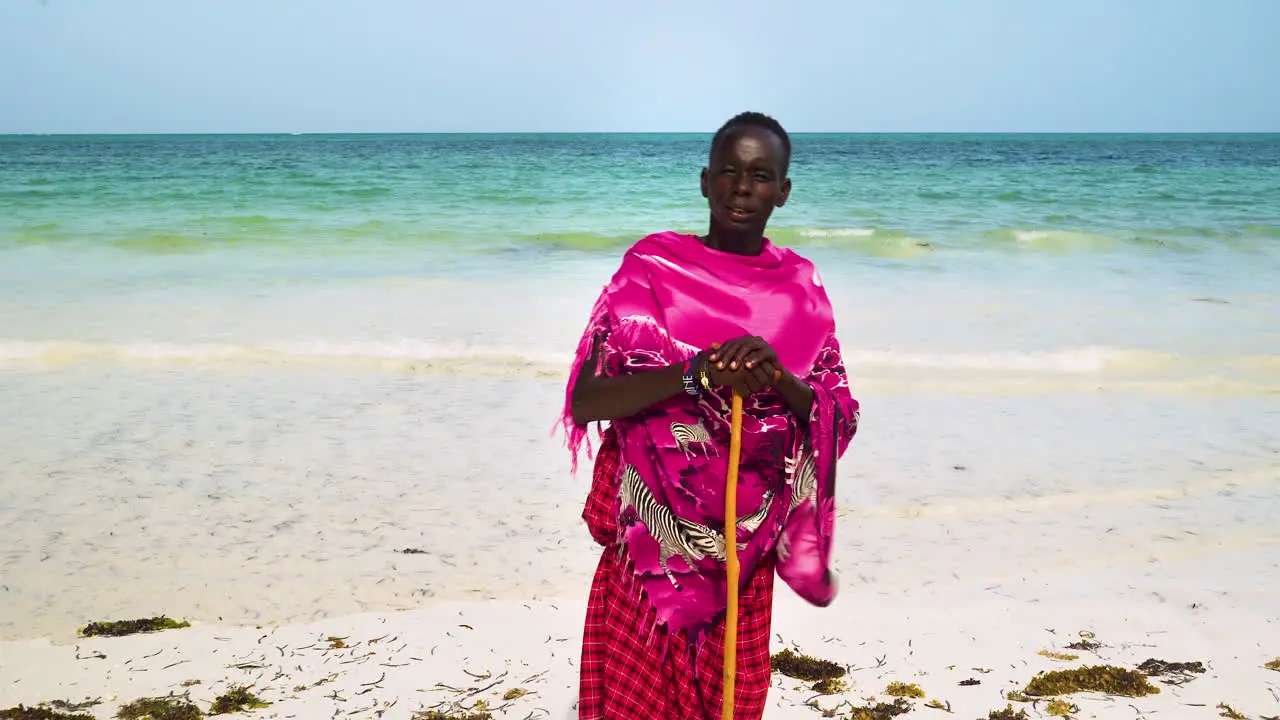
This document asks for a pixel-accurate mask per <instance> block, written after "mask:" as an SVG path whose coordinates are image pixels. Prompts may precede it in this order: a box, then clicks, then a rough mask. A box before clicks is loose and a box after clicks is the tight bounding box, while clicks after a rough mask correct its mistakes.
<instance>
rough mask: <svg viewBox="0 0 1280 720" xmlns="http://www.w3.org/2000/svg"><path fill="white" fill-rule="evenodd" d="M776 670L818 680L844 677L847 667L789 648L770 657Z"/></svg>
mask: <svg viewBox="0 0 1280 720" xmlns="http://www.w3.org/2000/svg"><path fill="white" fill-rule="evenodd" d="M769 661H770V663H771V665H772V667H773V670H774V671H775V672H779V673H782V674H783V675H786V676H787V677H793V678H795V679H797V680H807V681H809V682H817V681H818V680H834V679H836V678H839V677H844V675H845V672H846V670H845V668H843V667H841V666H839V665H837V664H835V663H833V662H831V661H830V660H819V659H818V658H814V657H810V656H808V655H799V654H797V653H795V652H792V651H791V648H787V649H785V650H783V651H782V652H780V653H777V654H775V655H774V656H773V657H771V658H769Z"/></svg>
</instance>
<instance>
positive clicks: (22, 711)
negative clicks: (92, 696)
mask: <svg viewBox="0 0 1280 720" xmlns="http://www.w3.org/2000/svg"><path fill="white" fill-rule="evenodd" d="M0 720H96V719H95V718H94V717H93V716H92V715H89V714H87V713H67V712H61V711H59V710H50V709H49V708H46V707H27V706H26V705H19V706H17V707H11V708H6V709H4V710H0Z"/></svg>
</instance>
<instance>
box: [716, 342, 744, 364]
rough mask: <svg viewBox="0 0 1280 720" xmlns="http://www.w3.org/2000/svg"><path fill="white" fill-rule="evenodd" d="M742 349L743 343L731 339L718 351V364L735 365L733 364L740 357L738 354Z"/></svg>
mask: <svg viewBox="0 0 1280 720" xmlns="http://www.w3.org/2000/svg"><path fill="white" fill-rule="evenodd" d="M741 351H742V349H741V344H740V342H739V341H737V340H730V341H729V342H727V343H725V344H724V347H721V348H720V350H719V352H717V353H716V358H715V361H716V365H718V366H719V367H721V368H727V367H735V366H733V365H732V363H733V362H735V361H736V360H737V358H738V354H739V353H740V352H741Z"/></svg>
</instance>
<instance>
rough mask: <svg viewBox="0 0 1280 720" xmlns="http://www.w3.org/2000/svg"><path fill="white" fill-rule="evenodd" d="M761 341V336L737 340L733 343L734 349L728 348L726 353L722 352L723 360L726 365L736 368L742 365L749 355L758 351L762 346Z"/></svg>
mask: <svg viewBox="0 0 1280 720" xmlns="http://www.w3.org/2000/svg"><path fill="white" fill-rule="evenodd" d="M761 342H763V341H762V340H760V338H742V339H740V340H735V341H733V343H732V345H733V347H732V349H728V348H726V350H725V351H724V353H722V355H723V357H721V362H723V363H725V364H726V367H730V368H734V369H736V368H739V367H742V365H743V362H744V361H745V360H746V358H747V356H748V355H749V354H751V353H752V352H754V351H756V350H757V349H758V348H759V347H760V343H761Z"/></svg>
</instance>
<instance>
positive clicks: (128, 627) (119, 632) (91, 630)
mask: <svg viewBox="0 0 1280 720" xmlns="http://www.w3.org/2000/svg"><path fill="white" fill-rule="evenodd" d="M188 627H191V623H189V622H187V621H185V620H184V621H182V622H178V621H177V620H173V619H171V618H167V617H165V616H164V615H161V616H159V617H153V618H138V619H137V620H113V621H111V622H91V623H89V624H88V625H85V626H84V627H82V628H80V636H81V637H122V636H124V635H134V634H137V633H150V632H159V631H161V630H178V629H180V628H188Z"/></svg>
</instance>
